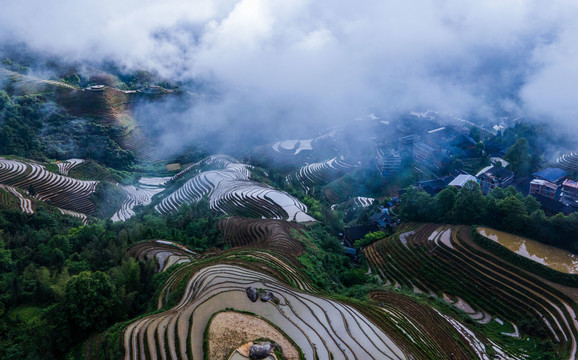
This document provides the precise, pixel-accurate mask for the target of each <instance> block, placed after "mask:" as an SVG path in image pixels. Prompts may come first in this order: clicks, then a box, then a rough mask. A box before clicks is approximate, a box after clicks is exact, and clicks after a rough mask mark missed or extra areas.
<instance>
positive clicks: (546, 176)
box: [532, 168, 568, 183]
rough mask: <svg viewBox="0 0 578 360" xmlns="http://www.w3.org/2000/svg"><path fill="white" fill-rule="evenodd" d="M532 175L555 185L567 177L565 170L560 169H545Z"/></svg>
mask: <svg viewBox="0 0 578 360" xmlns="http://www.w3.org/2000/svg"><path fill="white" fill-rule="evenodd" d="M532 175H533V176H534V177H537V178H539V179H542V180H546V181H550V182H554V183H555V182H559V181H561V180H562V179H563V178H564V177H565V176H566V175H568V173H567V172H566V170H564V169H560V168H546V169H542V170H540V171H538V172H535V173H533V174H532Z"/></svg>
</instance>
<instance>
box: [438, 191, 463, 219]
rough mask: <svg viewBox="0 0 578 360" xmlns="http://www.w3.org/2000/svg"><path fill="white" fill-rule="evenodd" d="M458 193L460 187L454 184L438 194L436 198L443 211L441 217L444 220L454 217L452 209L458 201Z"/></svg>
mask: <svg viewBox="0 0 578 360" xmlns="http://www.w3.org/2000/svg"><path fill="white" fill-rule="evenodd" d="M457 195H458V189H457V188H455V187H453V186H448V187H447V188H445V189H443V190H442V191H440V193H439V194H437V195H436V197H435V200H436V202H437V204H438V208H439V210H440V212H441V217H442V218H443V219H444V220H449V219H451V218H452V216H453V214H452V209H453V207H454V204H455V202H456V198H457Z"/></svg>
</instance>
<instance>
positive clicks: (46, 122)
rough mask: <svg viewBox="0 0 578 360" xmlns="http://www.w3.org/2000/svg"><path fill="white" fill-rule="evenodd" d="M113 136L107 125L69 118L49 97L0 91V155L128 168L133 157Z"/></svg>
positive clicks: (48, 95) (47, 95) (112, 131)
mask: <svg viewBox="0 0 578 360" xmlns="http://www.w3.org/2000/svg"><path fill="white" fill-rule="evenodd" d="M114 135H115V134H114V130H113V129H112V128H111V127H110V126H107V125H103V124H99V123H98V122H97V121H95V120H93V119H85V118H75V117H73V116H70V115H69V114H68V113H67V111H66V110H64V109H63V108H62V107H60V106H58V105H57V104H56V103H54V101H52V99H51V95H50V94H41V95H26V96H9V95H8V94H7V93H6V91H4V90H0V154H11V155H16V156H21V157H25V158H30V159H35V160H42V161H45V160H46V159H68V158H73V157H80V158H91V159H94V160H97V161H99V162H100V163H102V164H106V165H108V166H112V167H115V168H117V169H126V168H129V167H130V166H132V164H133V163H134V154H132V153H131V152H130V151H127V150H123V149H122V148H121V147H120V146H119V145H118V143H116V141H115V140H114V138H115V136H114Z"/></svg>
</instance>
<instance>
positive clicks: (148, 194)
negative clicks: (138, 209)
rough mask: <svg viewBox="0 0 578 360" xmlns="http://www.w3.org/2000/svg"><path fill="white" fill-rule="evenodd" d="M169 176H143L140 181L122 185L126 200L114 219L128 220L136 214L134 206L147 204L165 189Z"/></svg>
mask: <svg viewBox="0 0 578 360" xmlns="http://www.w3.org/2000/svg"><path fill="white" fill-rule="evenodd" d="M166 181H168V178H141V179H140V180H139V183H138V184H137V185H136V186H134V185H125V186H122V191H123V192H124V195H125V197H124V201H123V202H122V205H121V207H120V209H118V211H117V212H116V213H115V214H114V215H113V216H112V218H111V220H112V221H126V220H128V219H130V218H131V217H133V216H134V215H135V212H134V210H133V209H134V207H135V206H138V205H142V206H147V205H149V204H150V203H151V201H152V198H153V196H155V195H156V194H158V193H160V192H161V191H163V190H164V184H165V182H166Z"/></svg>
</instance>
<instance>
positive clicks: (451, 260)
mask: <svg viewBox="0 0 578 360" xmlns="http://www.w3.org/2000/svg"><path fill="white" fill-rule="evenodd" d="M470 231H471V228H470V227H466V226H439V225H433V224H428V225H419V226H411V227H409V228H406V229H404V230H403V231H401V232H400V233H398V234H396V235H394V236H391V237H389V238H386V239H383V240H380V241H379V242H377V243H375V244H373V245H371V246H368V247H367V248H365V249H364V250H363V253H364V254H365V256H366V258H367V260H368V262H369V264H370V267H371V271H372V272H373V273H374V274H376V275H377V276H378V277H379V278H380V279H381V280H382V281H383V282H384V283H385V284H386V285H390V286H395V287H404V288H407V289H413V290H414V291H415V292H425V293H427V294H433V295H437V296H439V297H442V298H443V299H444V300H446V301H447V302H450V303H452V304H453V305H454V306H456V307H458V308H460V309H461V310H463V311H465V312H466V313H468V314H469V316H470V317H471V318H472V319H474V320H475V321H477V322H479V323H482V324H487V323H489V322H490V321H492V320H496V319H498V320H499V321H507V322H510V323H511V324H513V325H514V329H518V328H517V327H516V325H517V326H519V325H520V324H523V323H527V322H528V321H535V322H536V324H537V325H536V326H538V327H541V328H542V329H543V330H544V331H545V332H546V333H547V334H548V335H547V336H549V337H550V339H552V340H553V341H554V342H555V343H557V344H558V347H557V349H556V351H557V354H556V358H559V359H575V358H576V344H577V342H576V339H577V335H578V322H577V320H576V310H577V309H578V306H577V304H576V303H575V302H574V301H572V299H571V298H570V297H569V296H567V295H566V294H564V293H562V292H560V291H559V290H557V289H554V288H553V287H552V286H550V285H548V284H547V283H546V282H545V281H543V280H542V279H541V278H540V277H538V276H536V275H531V274H529V273H527V272H526V271H524V270H522V269H520V268H518V267H516V266H513V265H511V264H509V263H507V262H505V261H504V260H502V259H501V258H499V257H497V256H495V255H493V254H491V253H489V252H488V251H486V250H484V249H482V248H480V247H479V246H477V245H476V244H475V243H473V242H472V240H471V239H470ZM498 320H496V321H498ZM535 331H538V330H537V329H536V330H535ZM510 335H513V336H517V335H518V334H517V330H516V331H515V332H514V333H512V334H510Z"/></svg>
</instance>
